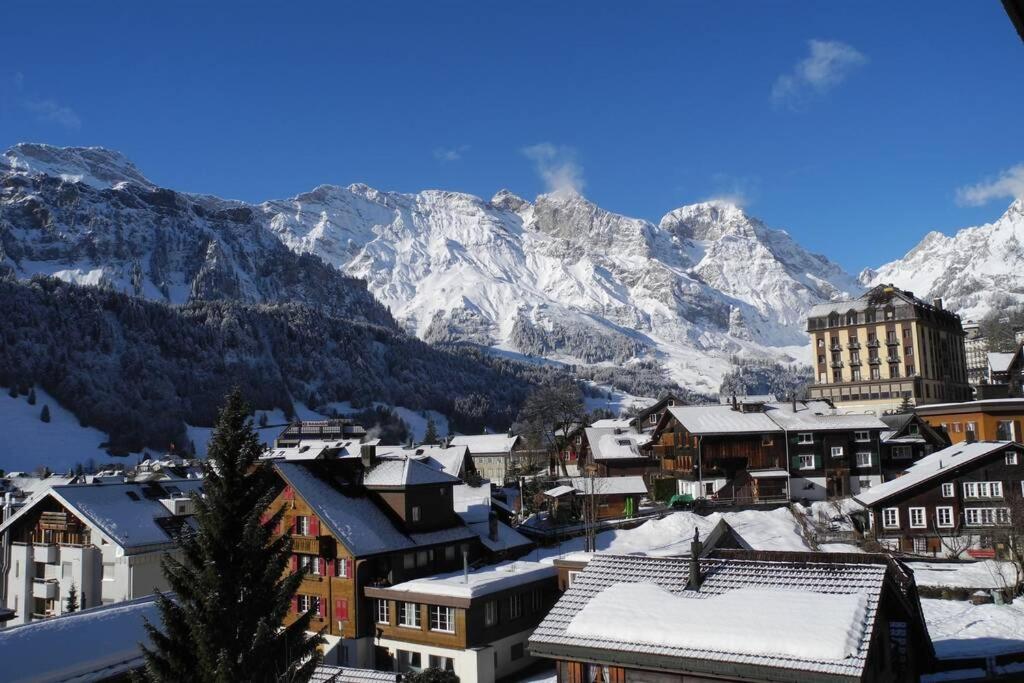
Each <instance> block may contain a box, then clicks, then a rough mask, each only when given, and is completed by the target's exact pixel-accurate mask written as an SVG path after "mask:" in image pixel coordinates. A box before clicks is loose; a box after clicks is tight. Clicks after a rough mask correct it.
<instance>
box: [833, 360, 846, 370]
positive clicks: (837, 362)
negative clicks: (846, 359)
mask: <svg viewBox="0 0 1024 683" xmlns="http://www.w3.org/2000/svg"><path fill="white" fill-rule="evenodd" d="M832 367H833V368H835V369H836V370H839V369H840V368H842V367H843V361H841V360H834V361H832Z"/></svg>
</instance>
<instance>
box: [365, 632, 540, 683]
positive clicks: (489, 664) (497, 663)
mask: <svg viewBox="0 0 1024 683" xmlns="http://www.w3.org/2000/svg"><path fill="white" fill-rule="evenodd" d="M531 633H533V630H532V629H526V630H523V631H520V632H518V633H516V634H514V635H511V636H508V637H506V638H502V639H501V640H496V641H494V642H493V643H491V644H489V645H487V646H484V647H477V648H472V649H469V650H456V649H452V648H444V647H433V646H429V645H421V644H419V643H407V642H405V641H402V640H394V639H392V638H380V639H378V640H377V641H376V644H377V645H379V646H381V647H386V648H388V650H389V651H390V652H391V653H392V654H393V655H395V656H396V658H397V651H398V650H404V651H406V652H418V653H419V655H420V662H421V664H422V666H423V668H426V667H427V666H429V663H430V655H434V656H435V657H449V658H450V659H451V660H452V663H453V665H454V667H455V675H456V676H458V677H459V682H460V683H493V682H494V681H495V680H497V679H499V678H503V677H505V676H508V675H510V674H513V673H515V672H517V671H519V670H521V669H523V668H525V667H527V666H530V665H531V664H534V663H535V662H536V661H537V659H536V658H535V657H532V656H530V654H529V649H528V648H527V646H526V645H527V643H526V641H527V639H529V637H530V634H531ZM516 644H521V645H522V646H523V656H522V657H520V658H519V659H515V660H513V659H512V647H513V646H514V645H516ZM368 664H369V666H372V662H369V663H368ZM362 665H363V663H361V664H360V666H362Z"/></svg>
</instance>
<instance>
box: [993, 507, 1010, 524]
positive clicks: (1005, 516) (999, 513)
mask: <svg viewBox="0 0 1024 683" xmlns="http://www.w3.org/2000/svg"><path fill="white" fill-rule="evenodd" d="M1009 523H1010V508H996V524H1009Z"/></svg>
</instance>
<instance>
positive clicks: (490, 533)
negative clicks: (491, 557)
mask: <svg viewBox="0 0 1024 683" xmlns="http://www.w3.org/2000/svg"><path fill="white" fill-rule="evenodd" d="M487 538H489V539H491V540H492V541H495V542H497V540H498V515H496V514H494V513H493V512H492V513H491V514H490V515H488V516H487Z"/></svg>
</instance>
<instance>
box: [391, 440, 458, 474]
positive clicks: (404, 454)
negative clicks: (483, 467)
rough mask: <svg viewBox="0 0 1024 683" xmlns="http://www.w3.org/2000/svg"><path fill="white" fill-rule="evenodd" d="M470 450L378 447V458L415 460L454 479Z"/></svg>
mask: <svg viewBox="0 0 1024 683" xmlns="http://www.w3.org/2000/svg"><path fill="white" fill-rule="evenodd" d="M468 453H469V448H468V447H466V446H448V447H447V448H446V447H444V446H413V447H412V448H409V447H406V446H377V457H382V458H396V457H398V458H413V459H414V460H420V461H422V462H423V463H425V464H427V465H429V466H431V467H433V468H434V469H437V470H443V471H445V472H447V473H448V474H450V475H452V476H453V477H459V476H461V473H462V467H463V465H464V463H465V461H466V455H467V454H468Z"/></svg>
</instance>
